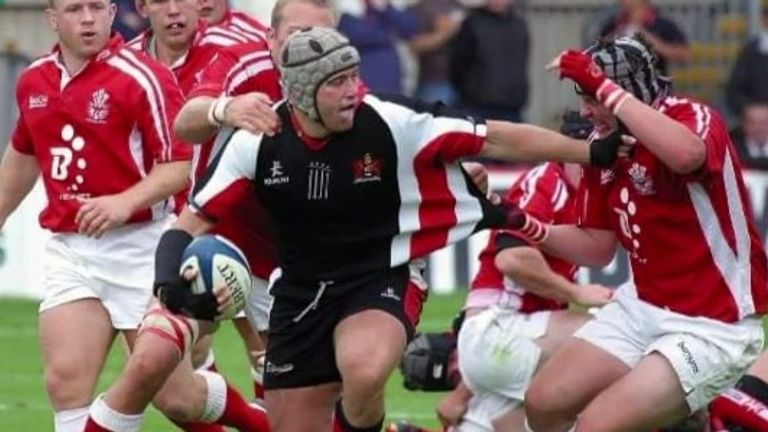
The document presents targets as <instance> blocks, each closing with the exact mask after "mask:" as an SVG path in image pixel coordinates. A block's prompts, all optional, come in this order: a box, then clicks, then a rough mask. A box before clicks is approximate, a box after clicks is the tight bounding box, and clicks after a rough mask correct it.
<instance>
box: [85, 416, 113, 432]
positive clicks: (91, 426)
mask: <svg viewBox="0 0 768 432" xmlns="http://www.w3.org/2000/svg"><path fill="white" fill-rule="evenodd" d="M83 432H112V431H111V430H109V429H107V428H105V427H102V426H99V425H98V424H97V423H96V422H95V421H94V420H93V419H92V418H91V417H90V416H89V417H88V421H87V422H86V423H85V429H83Z"/></svg>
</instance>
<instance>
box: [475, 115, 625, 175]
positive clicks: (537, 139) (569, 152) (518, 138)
mask: <svg viewBox="0 0 768 432" xmlns="http://www.w3.org/2000/svg"><path fill="white" fill-rule="evenodd" d="M486 133H487V135H486V139H485V144H484V145H483V147H482V148H481V150H480V156H484V157H488V158H492V159H498V160H504V161H508V162H541V161H558V162H572V163H578V164H582V165H587V164H589V165H592V166H599V167H606V166H610V165H611V164H612V163H613V161H614V160H615V159H616V156H617V155H618V154H619V153H620V152H621V151H624V149H623V147H622V144H623V142H622V137H621V134H620V133H619V132H618V131H617V132H615V133H613V134H611V135H609V136H607V137H605V138H602V139H595V140H593V141H591V142H590V143H589V144H588V145H587V144H585V142H584V141H582V140H577V139H573V138H570V137H567V136H565V135H562V134H559V133H557V132H555V131H551V130H549V129H545V128H542V127H538V126H534V125H529V124H523V123H511V122H506V121H493V120H489V121H488V122H487V132H486Z"/></svg>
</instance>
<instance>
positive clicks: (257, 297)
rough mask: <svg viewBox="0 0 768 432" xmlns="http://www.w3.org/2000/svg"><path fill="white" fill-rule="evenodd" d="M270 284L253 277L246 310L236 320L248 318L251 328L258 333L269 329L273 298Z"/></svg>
mask: <svg viewBox="0 0 768 432" xmlns="http://www.w3.org/2000/svg"><path fill="white" fill-rule="evenodd" d="M268 285H269V282H267V281H266V280H264V279H260V278H257V277H255V276H254V277H253V284H252V285H251V293H250V295H249V297H248V303H246V304H245V310H244V311H243V312H241V313H239V314H237V317H236V318H248V323H249V324H250V325H251V328H252V329H254V330H256V331H266V330H267V329H269V309H270V308H271V307H272V296H271V295H270V294H269V290H268V289H267V287H268Z"/></svg>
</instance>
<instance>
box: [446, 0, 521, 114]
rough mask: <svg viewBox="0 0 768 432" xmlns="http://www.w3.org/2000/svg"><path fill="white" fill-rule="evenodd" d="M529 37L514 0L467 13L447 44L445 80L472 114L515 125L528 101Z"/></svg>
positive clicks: (493, 1) (491, 0)
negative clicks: (447, 76)
mask: <svg viewBox="0 0 768 432" xmlns="http://www.w3.org/2000/svg"><path fill="white" fill-rule="evenodd" d="M529 47H530V37H529V34H528V27H527V25H526V23H525V21H524V20H523V18H522V17H521V16H520V15H519V14H518V13H517V11H515V8H514V0H485V2H484V3H483V5H482V6H481V7H479V8H476V9H472V10H471V11H470V12H469V14H468V15H467V18H466V19H465V20H464V22H463V23H462V24H461V28H460V29H459V32H458V34H457V35H456V37H455V38H454V40H453V42H452V46H451V70H450V72H451V81H452V82H453V85H454V86H455V87H456V90H457V91H458V93H459V97H460V99H461V103H462V105H463V107H464V108H466V109H467V110H469V111H471V112H472V113H474V114H475V115H477V116H480V117H483V118H489V119H499V120H508V121H514V122H519V121H520V120H521V111H522V109H523V106H525V103H526V102H527V101H528V51H529Z"/></svg>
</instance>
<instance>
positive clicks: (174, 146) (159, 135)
mask: <svg viewBox="0 0 768 432" xmlns="http://www.w3.org/2000/svg"><path fill="white" fill-rule="evenodd" d="M151 69H152V71H153V72H154V75H155V77H156V78H157V82H158V84H159V86H160V88H159V89H155V88H154V87H152V88H151V89H149V90H142V91H141V95H140V98H139V104H140V106H139V107H137V115H136V117H137V122H138V124H139V129H140V130H141V133H142V138H143V140H144V145H145V146H147V147H148V148H149V149H150V151H151V152H152V155H153V157H154V159H155V161H157V162H172V161H179V160H189V159H192V148H191V146H190V145H188V144H186V143H183V142H181V141H180V140H179V139H178V138H176V135H175V134H174V133H173V120H174V119H175V118H176V115H177V114H178V113H179V109H180V108H181V105H182V104H183V103H184V97H183V96H182V94H181V89H179V85H178V83H177V81H176V77H175V76H174V75H173V74H172V73H171V71H170V70H168V69H166V68H164V67H161V66H159V65H154V64H153V65H152V66H151Z"/></svg>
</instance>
